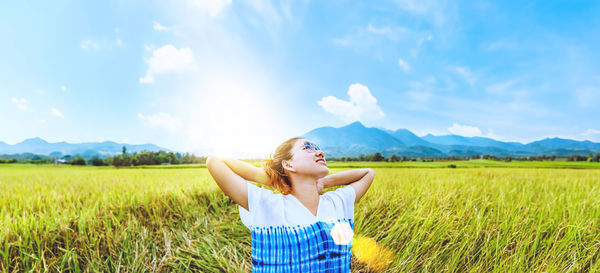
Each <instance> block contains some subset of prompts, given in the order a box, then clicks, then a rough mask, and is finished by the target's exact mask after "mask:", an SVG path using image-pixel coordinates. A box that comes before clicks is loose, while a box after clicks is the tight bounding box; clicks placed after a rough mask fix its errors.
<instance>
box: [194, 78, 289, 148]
mask: <svg viewBox="0 0 600 273" xmlns="http://www.w3.org/2000/svg"><path fill="white" fill-rule="evenodd" d="M210 89H211V90H212V92H205V93H204V94H202V95H201V97H200V98H199V99H200V101H201V104H202V107H201V108H202V109H201V112H202V113H203V114H202V116H203V117H204V120H203V121H202V125H201V129H199V130H198V131H197V132H195V133H196V134H197V136H196V137H198V138H200V139H202V140H204V141H206V144H207V146H209V147H213V151H212V152H213V153H214V154H216V155H219V156H225V157H241V158H248V157H253V158H256V157H263V158H264V157H267V156H268V154H269V153H270V152H272V150H274V149H275V147H276V145H277V144H278V142H280V139H279V138H278V137H277V136H278V135H280V133H279V132H275V131H274V129H276V128H277V126H276V125H275V124H276V123H275V122H276V120H277V118H275V117H276V116H277V114H276V109H273V108H272V107H269V105H268V103H267V100H268V98H266V96H265V95H263V94H261V93H260V92H255V91H254V90H256V89H252V88H249V87H248V86H243V85H241V84H235V83H227V84H223V83H222V84H216V85H214V86H212V87H211V88H210Z"/></svg>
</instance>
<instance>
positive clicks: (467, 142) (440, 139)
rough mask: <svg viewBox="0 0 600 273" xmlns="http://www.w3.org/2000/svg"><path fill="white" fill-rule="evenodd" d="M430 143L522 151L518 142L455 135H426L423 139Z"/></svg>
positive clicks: (522, 146)
mask: <svg viewBox="0 0 600 273" xmlns="http://www.w3.org/2000/svg"><path fill="white" fill-rule="evenodd" d="M423 139H424V140H427V141H429V142H431V143H435V144H441V145H446V146H449V147H450V148H452V146H477V147H496V148H500V149H505V150H510V151H517V150H522V149H524V146H525V145H523V144H522V143H518V142H502V141H498V140H494V139H491V138H487V137H465V136H457V135H443V136H434V135H431V134H428V135H426V136H424V137H423Z"/></svg>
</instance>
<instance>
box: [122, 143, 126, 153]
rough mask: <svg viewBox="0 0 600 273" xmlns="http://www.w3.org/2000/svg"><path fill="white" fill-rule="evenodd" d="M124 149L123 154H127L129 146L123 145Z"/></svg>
mask: <svg viewBox="0 0 600 273" xmlns="http://www.w3.org/2000/svg"><path fill="white" fill-rule="evenodd" d="M122 150H123V153H122V154H123V155H126V154H127V147H125V145H123V149H122Z"/></svg>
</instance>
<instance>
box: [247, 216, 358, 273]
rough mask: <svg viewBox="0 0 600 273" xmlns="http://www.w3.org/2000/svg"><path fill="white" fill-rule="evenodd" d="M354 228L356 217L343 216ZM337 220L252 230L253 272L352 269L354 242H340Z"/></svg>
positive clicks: (336, 270)
mask: <svg viewBox="0 0 600 273" xmlns="http://www.w3.org/2000/svg"><path fill="white" fill-rule="evenodd" d="M339 222H346V223H348V224H349V225H350V227H351V228H352V229H354V222H353V221H352V219H343V220H341V221H339ZM333 227H334V223H325V222H321V221H319V222H316V223H314V224H312V225H309V226H304V227H300V226H296V227H286V226H279V227H268V228H255V229H253V230H252V272H259V273H263V272H265V273H266V272H302V273H305V272H323V273H326V272H350V256H351V249H352V243H351V242H350V243H348V244H336V242H334V239H333V237H332V235H331V231H332V229H333Z"/></svg>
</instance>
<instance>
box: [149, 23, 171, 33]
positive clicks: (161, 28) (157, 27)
mask: <svg viewBox="0 0 600 273" xmlns="http://www.w3.org/2000/svg"><path fill="white" fill-rule="evenodd" d="M152 28H153V29H154V30H156V31H169V30H171V28H169V27H165V26H163V25H161V24H159V23H158V22H154V23H153V24H152Z"/></svg>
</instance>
